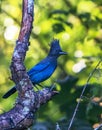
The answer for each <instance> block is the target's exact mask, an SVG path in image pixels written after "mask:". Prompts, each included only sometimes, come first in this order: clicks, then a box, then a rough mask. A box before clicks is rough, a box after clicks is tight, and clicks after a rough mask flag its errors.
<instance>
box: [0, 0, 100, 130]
mask: <svg viewBox="0 0 102 130" xmlns="http://www.w3.org/2000/svg"><path fill="white" fill-rule="evenodd" d="M21 10H22V1H20V0H14V1H13V0H0V112H1V113H3V112H4V111H8V110H10V109H11V108H12V107H13V106H14V104H15V99H16V97H17V94H14V95H13V96H11V97H10V98H8V99H7V100H5V99H2V96H3V94H4V93H5V92H6V91H7V90H8V89H9V88H10V87H12V86H13V85H14V83H13V82H12V81H11V80H10V76H11V73H10V69H9V66H10V63H11V57H12V52H13V49H14V47H15V42H16V40H17V37H18V34H19V30H20V22H21V15H22V11H21ZM34 12H35V15H34V22H33V29H32V34H31V37H30V47H29V51H28V52H27V55H26V59H25V66H26V68H27V70H29V69H30V68H31V67H32V66H33V65H35V64H36V63H38V62H39V61H40V60H41V59H43V58H44V57H46V55H47V53H48V50H49V48H50V46H49V45H50V42H51V41H52V39H53V38H57V39H59V40H60V44H61V47H62V49H63V50H64V51H66V52H68V55H67V56H62V57H60V58H59V59H58V64H59V66H58V68H57V69H56V71H55V73H54V74H53V76H52V77H51V78H50V79H48V80H47V81H45V82H43V83H42V85H43V86H50V85H51V84H53V83H54V82H55V81H57V83H56V89H57V90H58V91H60V94H59V95H57V96H55V97H54V98H53V99H52V100H51V101H49V102H48V103H47V104H45V105H43V106H42V107H41V108H40V109H39V111H38V112H37V114H36V118H37V122H36V125H34V127H33V128H31V129H37V130H39V129H40V127H41V128H42V129H43V130H50V129H51V130H52V129H55V125H56V122H58V123H59V125H60V127H61V129H63V130H67V128H68V123H69V121H70V119H71V117H72V114H73V112H74V109H75V106H76V104H77V102H78V100H79V96H80V94H81V91H82V89H83V87H84V85H85V84H86V82H87V78H88V76H89V74H90V73H91V72H92V70H93V69H94V68H95V66H96V64H97V63H98V62H99V60H101V57H102V0H52V1H50V0H45V1H44V0H35V8H34ZM100 123H102V64H100V65H99V66H98V68H97V69H96V71H95V73H94V75H93V76H92V77H91V80H90V83H89V85H88V86H87V89H86V91H85V93H84V96H83V99H82V101H81V104H80V106H79V108H78V111H77V115H76V117H75V120H74V124H73V127H72V130H92V129H93V128H95V127H97V126H98V125H99V124H100Z"/></svg>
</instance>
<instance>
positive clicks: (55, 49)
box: [3, 39, 67, 98]
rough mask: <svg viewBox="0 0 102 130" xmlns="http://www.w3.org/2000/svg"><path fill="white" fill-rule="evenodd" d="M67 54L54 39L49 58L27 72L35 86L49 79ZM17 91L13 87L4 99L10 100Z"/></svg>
mask: <svg viewBox="0 0 102 130" xmlns="http://www.w3.org/2000/svg"><path fill="white" fill-rule="evenodd" d="M66 54H67V53H66V52H64V51H62V49H61V47H60V45H59V40H57V39H54V40H53V41H52V43H51V47H50V51H49V53H48V56H47V57H46V58H45V59H43V60H42V61H40V62H39V63H38V64H36V65H35V66H34V67H33V68H31V69H30V70H29V71H28V72H27V74H28V75H29V78H30V80H31V82H32V83H33V85H36V84H39V83H40V82H42V81H44V80H46V79H48V78H49V77H50V76H51V75H52V74H53V72H54V71H55V69H56V67H57V58H58V57H59V56H61V55H66ZM16 91H17V90H16V86H14V87H12V88H11V89H10V90H9V91H8V92H7V93H6V94H4V96H3V98H8V97H9V96H11V95H12V94H13V93H15V92H16Z"/></svg>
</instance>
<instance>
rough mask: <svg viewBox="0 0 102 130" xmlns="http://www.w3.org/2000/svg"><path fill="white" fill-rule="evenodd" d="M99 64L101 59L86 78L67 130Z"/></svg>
mask: <svg viewBox="0 0 102 130" xmlns="http://www.w3.org/2000/svg"><path fill="white" fill-rule="evenodd" d="M101 62H102V59H101V60H100V61H99V62H98V63H97V65H96V67H95V68H94V69H93V71H92V72H91V73H90V75H89V77H88V79H87V82H86V84H85V86H84V87H83V90H82V92H81V95H80V98H79V99H80V100H78V103H77V105H76V108H75V111H74V113H73V116H72V119H71V121H70V124H69V127H68V130H70V128H71V126H72V124H73V121H74V118H75V116H76V113H77V110H78V107H79V105H80V102H81V99H82V97H83V94H84V92H85V89H86V88H87V86H88V83H89V81H90V79H91V77H92V76H93V74H94V72H95V71H96V69H97V67H98V66H99V65H100V63H101Z"/></svg>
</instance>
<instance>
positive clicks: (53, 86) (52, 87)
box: [49, 83, 56, 91]
mask: <svg viewBox="0 0 102 130" xmlns="http://www.w3.org/2000/svg"><path fill="white" fill-rule="evenodd" d="M55 87H56V85H55V83H54V84H52V86H51V88H50V90H49V91H52V90H53V89H54V88H55Z"/></svg>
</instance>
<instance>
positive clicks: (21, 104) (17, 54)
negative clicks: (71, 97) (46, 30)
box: [0, 0, 58, 130]
mask: <svg viewBox="0 0 102 130" xmlns="http://www.w3.org/2000/svg"><path fill="white" fill-rule="evenodd" d="M33 10H34V0H23V10H22V11H23V15H22V22H21V30H20V34H19V37H18V40H17V42H16V46H15V49H14V53H13V56H12V61H11V66H10V69H11V73H12V80H13V81H14V82H15V84H16V86H17V90H18V98H17V101H16V104H15V106H14V108H12V109H11V110H10V111H8V112H6V113H4V114H1V115H0V130H25V129H27V128H28V127H29V126H31V125H32V124H33V122H34V114H35V112H36V111H37V109H38V108H39V107H40V105H41V104H44V103H46V102H47V101H48V100H50V99H51V97H52V96H54V95H55V94H57V93H58V92H56V91H53V90H51V91H49V90H50V88H44V89H43V90H41V91H38V92H35V91H34V90H33V86H32V83H31V81H30V80H29V77H28V75H27V73H26V68H25V66H24V59H25V55H26V52H27V50H28V46H29V38H30V34H31V29H32V22H33V14H34V12H33Z"/></svg>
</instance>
